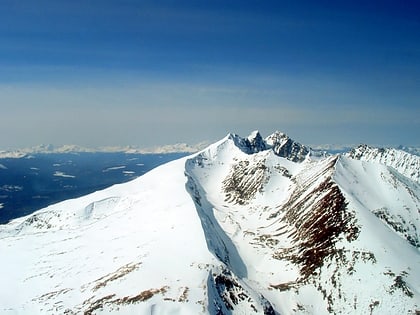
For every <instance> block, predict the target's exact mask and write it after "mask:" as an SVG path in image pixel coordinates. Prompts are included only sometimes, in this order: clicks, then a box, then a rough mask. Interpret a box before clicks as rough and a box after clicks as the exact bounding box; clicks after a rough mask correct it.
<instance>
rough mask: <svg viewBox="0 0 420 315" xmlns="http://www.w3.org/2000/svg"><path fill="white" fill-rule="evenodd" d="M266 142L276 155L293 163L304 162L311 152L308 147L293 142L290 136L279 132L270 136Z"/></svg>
mask: <svg viewBox="0 0 420 315" xmlns="http://www.w3.org/2000/svg"><path fill="white" fill-rule="evenodd" d="M265 142H266V144H267V145H268V146H270V147H271V148H272V150H273V151H274V153H275V154H276V155H278V156H281V157H284V158H286V159H288V160H290V161H293V162H302V161H303V160H305V158H306V156H307V155H308V153H309V152H310V150H309V148H308V147H306V146H304V145H302V144H300V143H298V142H296V141H294V140H292V139H291V138H290V137H289V136H288V135H286V134H285V133H282V132H279V131H276V132H275V133H273V134H272V135H270V136H268V137H267V138H266V139H265Z"/></svg>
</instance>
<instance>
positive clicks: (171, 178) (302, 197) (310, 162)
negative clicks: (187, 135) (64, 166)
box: [0, 132, 420, 314]
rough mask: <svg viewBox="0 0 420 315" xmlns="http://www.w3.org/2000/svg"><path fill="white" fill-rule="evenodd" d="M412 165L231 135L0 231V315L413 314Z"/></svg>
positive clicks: (419, 251) (415, 215)
mask: <svg viewBox="0 0 420 315" xmlns="http://www.w3.org/2000/svg"><path fill="white" fill-rule="evenodd" d="M419 163H420V157H418V156H416V155H413V154H410V153H407V152H404V151H402V150H397V149H379V148H373V147H369V146H364V145H362V146H358V147H356V148H353V149H351V150H349V151H348V152H346V153H339V154H329V153H328V152H325V151H322V150H321V151H319V150H314V149H312V148H310V147H309V146H305V145H302V144H300V143H298V142H296V141H294V140H293V139H292V138H290V137H289V136H287V135H286V134H284V133H281V132H275V133H273V134H272V135H270V136H268V137H266V138H263V137H262V136H261V135H260V133H259V132H253V133H252V134H251V135H250V136H249V137H246V138H243V137H240V136H238V135H236V134H229V135H227V136H226V137H225V138H224V139H221V140H220V141H218V142H216V143H214V144H212V145H210V146H208V147H207V148H205V149H203V150H201V151H199V152H197V153H194V154H191V155H189V156H187V157H183V158H180V159H177V160H175V161H172V162H169V163H167V164H164V165H161V166H159V167H157V168H155V169H153V170H152V171H150V172H148V173H146V174H144V175H143V176H140V177H139V178H137V179H134V180H132V181H130V182H127V183H124V184H120V185H115V186H113V187H110V188H108V189H105V190H101V191H97V192H95V193H93V194H89V195H86V196H84V197H80V198H77V199H72V200H67V201H64V202H61V203H58V204H55V205H52V206H49V207H47V208H45V209H42V210H39V211H37V212H35V213H34V214H32V215H29V216H26V217H22V218H19V219H15V220H13V221H11V222H10V223H8V224H5V225H0V252H1V253H2V257H1V260H0V267H1V268H0V270H1V272H2V274H1V278H2V283H4V284H7V285H3V286H1V287H0V313H2V314H16V313H17V314H110V313H112V314H419V313H420V281H419V279H420V182H419V165H420V164H419Z"/></svg>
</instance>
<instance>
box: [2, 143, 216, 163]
mask: <svg viewBox="0 0 420 315" xmlns="http://www.w3.org/2000/svg"><path fill="white" fill-rule="evenodd" d="M208 145H209V142H201V143H198V144H195V145H189V144H186V143H176V144H169V145H162V146H155V147H150V148H142V147H137V146H131V145H130V146H123V147H119V146H108V147H98V148H87V147H82V146H78V145H62V146H54V145H52V144H48V145H38V146H35V147H31V148H24V149H17V150H0V159H1V158H21V157H24V156H27V155H31V154H44V153H45V154H51V153H82V152H84V153H98V152H100V153H128V154H130V153H132V154H165V153H178V152H189V153H194V152H198V151H199V150H202V149H203V148H205V147H206V146H208Z"/></svg>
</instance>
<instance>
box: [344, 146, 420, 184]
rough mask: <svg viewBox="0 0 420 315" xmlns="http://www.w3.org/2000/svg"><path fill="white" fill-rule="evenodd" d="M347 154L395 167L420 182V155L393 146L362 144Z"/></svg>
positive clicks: (358, 158)
mask: <svg viewBox="0 0 420 315" xmlns="http://www.w3.org/2000/svg"><path fill="white" fill-rule="evenodd" d="M346 156H348V157H350V158H352V159H357V160H362V161H368V162H378V163H381V164H384V165H387V166H390V167H393V168H394V169H395V170H397V171H398V172H399V173H401V174H403V175H405V176H407V177H408V178H411V179H413V180H415V181H416V182H418V183H420V156H417V155H413V154H410V153H408V152H405V151H402V150H397V149H392V148H374V147H370V146H368V145H360V146H358V147H357V148H353V149H352V150H350V152H348V153H347V154H346Z"/></svg>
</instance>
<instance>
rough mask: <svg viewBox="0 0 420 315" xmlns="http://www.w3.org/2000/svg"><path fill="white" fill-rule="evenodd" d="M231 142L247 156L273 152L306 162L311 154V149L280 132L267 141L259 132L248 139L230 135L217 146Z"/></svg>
mask: <svg viewBox="0 0 420 315" xmlns="http://www.w3.org/2000/svg"><path fill="white" fill-rule="evenodd" d="M229 140H230V141H233V143H234V145H235V146H236V147H237V148H239V149H240V150H241V151H242V152H244V153H246V154H254V153H258V152H262V151H266V150H272V151H273V152H274V153H275V154H276V155H278V156H280V157H284V158H286V159H288V160H290V161H293V162H302V161H304V160H305V159H306V157H307V156H308V154H309V153H310V149H309V147H306V146H304V145H302V144H300V143H298V142H296V141H294V140H292V139H291V138H290V137H289V136H288V135H287V134H285V133H283V132H280V131H276V132H274V133H273V134H271V135H270V136H268V137H267V138H265V139H264V138H263V137H262V136H261V134H260V132H259V131H258V130H255V131H253V132H251V134H250V135H249V136H248V137H247V138H242V137H240V136H238V135H237V134H235V133H229V134H228V135H227V136H226V137H225V138H224V139H223V140H222V141H220V142H218V143H217V145H220V144H221V143H224V142H225V141H229Z"/></svg>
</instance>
